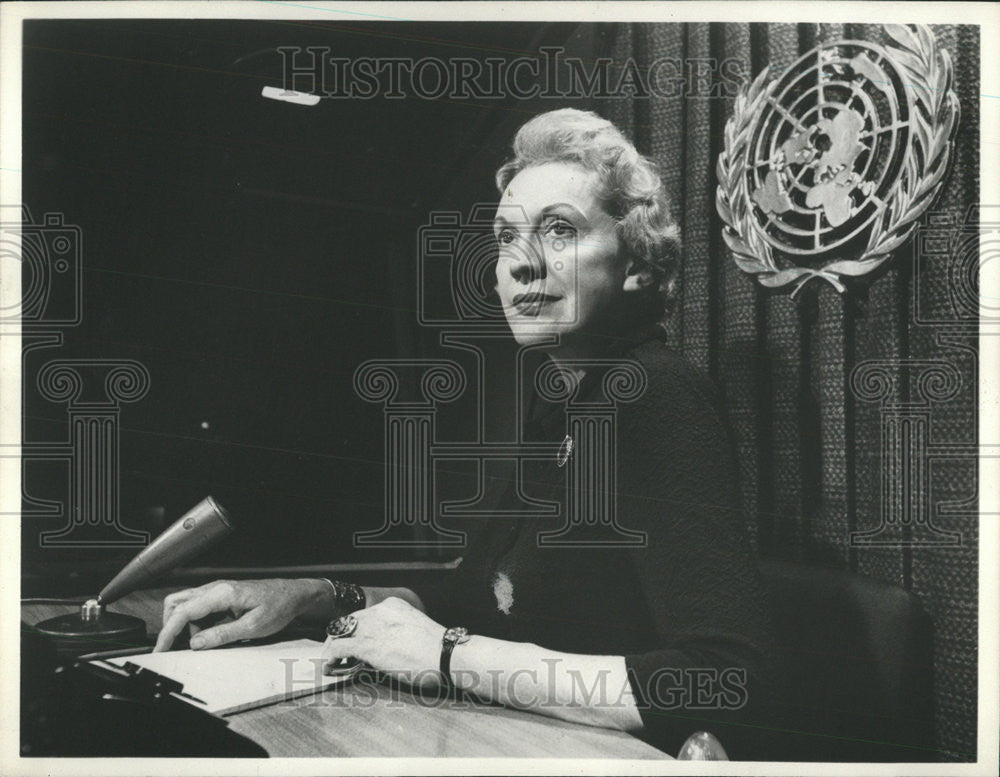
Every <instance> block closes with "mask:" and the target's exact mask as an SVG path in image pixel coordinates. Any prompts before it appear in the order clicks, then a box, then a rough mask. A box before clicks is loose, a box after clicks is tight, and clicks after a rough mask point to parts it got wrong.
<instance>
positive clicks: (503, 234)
mask: <svg viewBox="0 0 1000 777" xmlns="http://www.w3.org/2000/svg"><path fill="white" fill-rule="evenodd" d="M514 238H515V235H514V231H513V230H511V229H501V230H500V231H499V232H497V242H498V243H501V244H503V245H509V244H511V243H513V242H514Z"/></svg>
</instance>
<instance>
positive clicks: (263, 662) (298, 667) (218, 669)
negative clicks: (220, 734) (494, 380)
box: [106, 639, 353, 715]
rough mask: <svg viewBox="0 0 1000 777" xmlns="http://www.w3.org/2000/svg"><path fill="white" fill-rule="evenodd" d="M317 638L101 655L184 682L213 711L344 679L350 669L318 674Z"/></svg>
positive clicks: (315, 689) (235, 708)
mask: <svg viewBox="0 0 1000 777" xmlns="http://www.w3.org/2000/svg"><path fill="white" fill-rule="evenodd" d="M322 648H323V643H322V642H317V641H316V640H312V639H297V640H291V641H288V642H278V643H275V644H272V645H253V646H249V647H231V648H222V649H217V650H172V651H168V652H166V653H145V654H142V655H136V656H122V657H118V658H109V659H106V661H107V663H111V664H116V665H118V666H124V665H125V664H126V663H129V662H131V663H133V664H135V665H136V666H141V667H144V668H146V669H149V670H151V671H153V672H156V673H157V674H161V675H163V676H164V677H169V678H170V679H171V680H176V681H177V682H179V683H182V684H183V685H184V693H185V694H189V695H190V696H194V697H196V698H197V699H201V700H203V701H204V702H205V703H204V704H198V703H196V702H194V701H192V700H191V699H185V700H186V701H189V702H191V703H192V704H194V705H195V706H196V707H200V708H201V709H205V710H208V711H209V712H212V713H215V714H216V715H231V714H233V713H235V712H242V711H243V710H249V709H253V708H254V707H263V706H264V705H267V704H274V703H276V702H279V701H285V700H287V699H294V698H296V697H298V696H304V695H306V694H310V693H316V692H318V691H321V690H323V689H324V688H329V687H330V686H332V685H338V684H340V683H343V682H345V681H346V680H348V679H350V677H351V676H352V674H353V673H345V674H341V675H339V676H332V677H328V676H326V675H324V674H323V661H322Z"/></svg>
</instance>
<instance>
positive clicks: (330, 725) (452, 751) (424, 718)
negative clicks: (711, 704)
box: [21, 587, 670, 759]
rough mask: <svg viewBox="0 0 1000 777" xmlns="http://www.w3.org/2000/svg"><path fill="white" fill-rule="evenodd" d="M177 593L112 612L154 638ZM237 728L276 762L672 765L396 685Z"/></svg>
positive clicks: (572, 731)
mask: <svg viewBox="0 0 1000 777" xmlns="http://www.w3.org/2000/svg"><path fill="white" fill-rule="evenodd" d="M175 590H178V589H177V587H172V588H156V589H150V590H147V591H140V592H137V593H135V594H132V595H130V596H127V597H125V598H124V599H122V600H121V601H119V602H116V603H115V604H114V605H112V606H111V608H110V609H111V610H112V611H117V612H124V613H128V614H129V615H136V616H138V617H140V618H142V619H143V620H145V621H146V627H147V629H148V630H149V636H150V638H151V639H152V638H153V637H155V635H156V633H157V632H158V631H159V629H160V627H161V625H162V622H161V619H160V616H161V614H162V606H163V597H164V596H166V595H167V594H168V593H170V592H171V591H175ZM74 609H76V608H73V607H70V606H66V605H42V604H26V605H23V606H22V608H21V616H22V619H23V620H24V622H25V623H28V624H34V623H37V622H38V621H41V620H44V619H45V618H50V617H52V616H55V615H62V614H64V613H67V612H73V611H74ZM228 720H229V725H230V728H232V729H233V730H234V731H236V732H237V733H240V734H243V735H244V736H246V737H249V738H250V739H252V740H254V741H255V742H257V743H258V744H260V745H261V746H262V747H263V748H264V749H265V750H267V752H268V753H269V754H270V755H271V756H276V757H289V756H307V757H308V756H312V757H334V756H355V757H364V756H367V757H392V756H408V757H450V756H457V757H465V758H486V757H500V758H502V757H535V758H545V757H560V756H562V757H571V758H629V759H651V758H655V759H669V758H670V756H669V755H667V754H666V753H663V752H661V751H660V750H657V749H656V748H654V747H651V746H650V745H647V744H646V743H645V742H641V741H639V740H638V739H636V738H635V737H633V736H630V735H629V734H625V733H623V732H620V731H608V730H605V729H600V728H594V727H591V726H583V725H578V724H575V723H566V722H564V721H559V720H554V719H552V718H546V717H544V716H542V715H536V714H534V713H530V712H521V711H518V710H511V709H506V708H503V707H499V706H483V705H478V704H476V705H473V704H471V703H470V705H469V707H468V708H465V709H459V708H448V707H445V706H443V704H442V703H441V702H436V701H432V700H431V697H428V699H427V700H426V701H422V700H421V699H420V697H419V696H416V695H414V694H411V693H409V692H407V691H404V690H399V689H397V688H390V687H388V686H384V685H379V686H374V687H373V686H372V685H366V686H365V687H364V688H363V689H358V688H356V687H354V686H353V685H352V684H350V683H348V684H345V685H342V686H338V687H335V688H331V689H328V690H327V691H325V692H324V693H322V694H316V695H314V696H307V697H302V698H299V699H295V700H292V701H288V702H284V703H281V704H275V705H272V706H270V707H261V708H259V709H255V710H248V711H246V712H241V713H237V714H235V715H232V716H230V717H229V718H228Z"/></svg>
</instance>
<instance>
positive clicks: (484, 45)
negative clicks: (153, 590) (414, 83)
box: [23, 20, 611, 574]
mask: <svg viewBox="0 0 1000 777" xmlns="http://www.w3.org/2000/svg"><path fill="white" fill-rule="evenodd" d="M610 27H611V26H610V25H609V26H605V27H603V28H600V27H595V26H593V25H590V26H587V27H581V25H578V24H537V23H531V24H527V23H520V24H490V25H470V24H459V23H442V24H410V23H408V24H405V25H401V24H394V23H383V24H378V25H377V26H372V25H367V26H366V25H362V24H318V23H305V22H251V21H247V22H233V21H224V22H216V21H156V22H144V21H125V20H121V21H119V20H100V21H44V22H43V21H34V22H27V23H26V25H25V28H24V29H25V32H24V102H23V105H24V111H23V137H24V159H23V170H24V175H23V179H24V202H25V203H26V204H27V205H28V207H29V208H30V209H31V211H32V214H33V215H34V217H35V219H36V220H40V219H41V217H42V214H44V213H47V212H60V213H62V214H64V218H65V221H66V223H68V224H75V225H78V226H79V227H80V228H81V230H82V235H83V275H82V288H83V304H84V314H83V320H82V323H81V324H80V325H79V326H76V327H72V328H67V329H65V330H64V332H65V345H64V346H63V347H60V348H41V349H39V350H35V351H32V352H31V353H30V354H29V355H28V357H27V359H26V364H25V375H26V376H27V377H30V376H32V375H33V374H35V373H36V372H37V371H38V369H39V367H40V365H41V364H42V363H43V362H44V361H47V360H49V359H52V358H65V357H67V356H71V357H73V358H89V357H100V358H129V359H135V360H138V361H140V362H141V363H142V364H144V365H146V367H147V368H148V369H149V372H150V375H151V388H150V391H149V394H148V395H147V396H146V397H145V398H143V399H142V400H141V401H139V402H137V403H134V404H127V405H123V406H122V413H121V416H120V427H121V519H122V523H123V524H124V525H126V526H130V527H135V528H141V527H147V526H149V527H152V528H153V529H154V530H155V529H156V527H157V526H159V525H162V524H163V522H164V521H166V522H167V523H169V522H170V521H172V520H173V519H174V518H176V517H177V516H178V515H180V514H181V513H182V512H184V511H185V510H186V509H188V508H189V507H190V506H191V505H193V504H194V503H195V502H197V501H198V500H199V499H201V498H202V497H203V496H205V495H206V494H212V495H214V496H215V497H216V498H218V499H219V500H220V501H221V502H222V503H223V504H225V505H226V506H227V507H228V508H229V509H230V511H231V512H233V513H234V515H235V516H236V517H237V519H238V520H239V522H240V524H241V530H240V532H239V534H238V535H237V536H235V537H234V538H233V539H232V540H231V541H229V542H227V543H226V544H225V545H224V546H222V547H220V548H218V549H217V550H215V551H212V552H211V554H210V555H209V556H207V557H205V558H204V559H203V560H204V562H205V563H222V564H228V563H254V564H281V563H297V564H305V563H327V562H336V561H344V560H362V561H377V560H383V559H386V558H400V557H407V558H412V557H413V556H414V555H417V556H419V555H420V552H419V551H399V550H396V551H384V550H379V549H366V550H364V551H362V552H361V553H363V558H360V559H359V558H358V554H357V553H356V552H354V551H352V548H351V535H352V533H353V532H354V531H363V530H365V529H376V528H378V527H380V526H381V525H382V520H383V503H382V493H383V488H382V483H383V467H382V459H383V455H384V453H383V446H382V428H383V420H382V409H381V407H380V406H379V405H374V404H370V403H366V402H363V401H361V400H360V399H359V398H358V397H357V396H356V394H355V393H354V390H353V387H352V382H351V379H352V375H353V373H354V370H355V368H356V367H357V366H358V365H359V364H361V363H362V362H363V361H365V360H366V359H372V358H380V357H407V356H411V357H413V356H428V355H433V353H435V351H436V350H437V345H436V343H437V332H436V331H434V330H432V329H427V328H421V327H419V326H418V325H417V316H416V313H417V311H416V293H415V283H414V281H415V276H416V272H417V249H418V243H417V241H418V229H419V227H420V226H421V225H424V224H426V223H427V222H428V219H429V217H430V213H431V212H432V211H436V210H451V211H459V212H462V213H467V212H468V211H469V209H470V207H471V206H472V204H473V203H474V202H480V201H493V200H495V199H496V194H495V189H494V183H493V174H494V171H495V169H496V168H497V167H498V166H499V164H501V163H502V162H503V161H504V159H505V158H506V156H507V154H508V150H509V142H510V139H511V138H512V136H513V133H514V131H515V130H516V127H517V126H518V125H519V124H521V123H523V122H524V121H525V120H526V119H527V118H529V117H530V116H531V115H533V114H534V113H537V112H538V111H539V110H542V109H544V108H555V107H562V106H563V105H574V106H580V105H581V103H580V102H572V101H559V100H555V101H553V100H546V101H545V106H544V108H542V107H537V108H536V106H535V105H533V104H532V103H531V102H530V101H524V100H521V101H517V100H514V99H513V98H509V97H508V98H504V99H499V100H497V99H492V100H483V101H479V102H477V101H470V100H451V99H448V98H441V99H436V100H428V99H422V98H418V97H413V96H410V97H408V98H407V99H401V100H389V99H383V98H381V97H377V98H375V99H372V100H368V101H364V100H348V99H324V100H322V101H321V102H320V103H319V104H318V105H316V106H312V107H307V106H302V105H293V104H288V103H283V102H277V101H274V100H268V99H265V98H263V97H262V96H261V89H262V87H263V86H265V85H273V86H279V87H280V86H283V76H282V58H281V55H280V54H279V53H277V52H276V51H275V49H276V47H278V46H292V45H294V46H301V47H305V46H325V47H329V48H330V51H331V54H332V55H334V56H343V57H351V58H354V57H359V56H369V57H378V56H393V57H412V58H414V59H419V58H421V57H430V56H434V57H441V58H448V57H477V58H480V59H482V58H485V57H503V58H507V59H513V58H515V57H520V56H525V55H534V56H537V51H538V48H539V46H542V45H565V46H566V47H567V50H568V53H569V54H572V53H574V52H576V53H578V54H580V55H583V56H586V57H592V56H594V52H595V51H597V50H599V49H600V48H601V46H602V41H603V40H604V39H606V38H607V37H608V33H610V31H611V30H610ZM603 45H607V44H603ZM297 85H298V84H297ZM299 88H301V87H299ZM431 292H432V294H433V293H438V294H446V293H447V289H434V288H433V287H432V288H431ZM25 342H26V345H27V344H28V342H29V341H28V340H26V341H25ZM451 355H452V356H453V354H451ZM25 386H26V391H27V392H28V393H27V395H26V397H25V408H26V413H25V415H26V428H25V439H26V440H33V441H38V440H53V441H58V440H63V439H65V438H66V434H67V431H66V415H65V405H63V406H60V405H57V404H52V403H49V402H46V401H45V400H44V399H43V398H42V397H41V396H40V395H38V394H37V393H36V392H35V390H34V385H33V381H30V380H26V381H25ZM461 404H462V401H461V400H460V402H459V406H458V407H454V408H449V410H450V412H451V416H450V417H451V419H452V420H451V421H450V423H449V425H448V429H449V430H451V432H452V433H453V434H456V433H459V432H458V430H459V427H456V426H455V424H456V423H459V420H458V419H460V418H461V417H462V415H463V414H462V412H461V409H462V408H461ZM466 416H467V417H468V414H466ZM203 422H207V424H208V428H207V429H206V428H203V426H202V425H203ZM456 439H460V437H457V438H456ZM457 469H461V468H460V467H458V468H457ZM26 483H27V491H28V493H29V494H30V495H31V496H32V497H34V498H51V499H57V500H59V499H62V498H63V497H64V494H65V491H66V488H67V485H66V467H65V465H63V464H55V463H37V462H36V463H32V462H28V463H27V465H26ZM456 487H457V488H459V489H461V488H463V486H462V485H461V484H459V485H457V486H456ZM465 487H467V488H471V487H472V484H471V483H466V484H465ZM64 522H65V521H64V519H60V518H58V517H53V518H37V517H36V518H32V519H30V520H26V521H25V524H24V526H25V531H24V540H25V542H24V548H23V550H24V563H25V568H26V570H29V571H30V570H32V569H36V570H39V571H43V572H45V573H46V574H58V572H59V571H60V570H62V568H63V566H67V567H68V568H79V567H81V566H86V565H87V564H90V563H99V562H100V561H101V560H108V559H112V560H110V561H109V563H112V564H113V563H115V561H114V560H116V559H118V558H120V557H121V556H122V555H123V553H122V552H121V551H115V552H111V551H107V550H102V549H86V550H73V551H58V550H53V549H47V550H41V549H40V548H39V546H38V534H39V532H41V531H45V530H52V529H54V528H59V527H60V526H61V525H62V524H63V523H64ZM132 552H134V551H132ZM429 553H430V551H423V555H424V556H426V555H428V554H429ZM126 555H127V554H126Z"/></svg>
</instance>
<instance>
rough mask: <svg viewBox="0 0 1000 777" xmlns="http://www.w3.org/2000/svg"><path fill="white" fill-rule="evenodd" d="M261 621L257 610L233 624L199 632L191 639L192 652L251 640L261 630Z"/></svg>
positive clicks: (225, 624) (221, 624) (224, 624)
mask: <svg viewBox="0 0 1000 777" xmlns="http://www.w3.org/2000/svg"><path fill="white" fill-rule="evenodd" d="M259 621H260V619H259V617H257V615H256V610H251V611H250V612H248V613H247V614H246V615H244V616H243V617H242V618H240V619H239V620H235V621H233V622H232V623H220V624H219V625H218V626H213V627H212V628H210V629H204V630H202V631H199V632H198V633H197V634H195V635H194V636H193V637H191V642H190V644H191V648H192V650H210V649H212V648H216V647H219V646H220V645H225V644H228V643H229V642H236V641H237V640H240V639H249V638H250V637H253V636H256V632H257V631H258V630H259Z"/></svg>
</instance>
